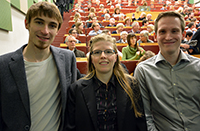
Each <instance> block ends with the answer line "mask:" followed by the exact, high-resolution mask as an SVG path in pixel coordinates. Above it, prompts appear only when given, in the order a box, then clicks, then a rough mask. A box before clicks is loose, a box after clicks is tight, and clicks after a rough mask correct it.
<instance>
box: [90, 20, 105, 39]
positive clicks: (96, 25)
mask: <svg viewBox="0 0 200 131" xmlns="http://www.w3.org/2000/svg"><path fill="white" fill-rule="evenodd" d="M92 29H93V30H91V31H90V32H89V34H88V35H89V36H95V35H98V34H101V33H102V30H100V25H99V23H97V22H95V23H92Z"/></svg>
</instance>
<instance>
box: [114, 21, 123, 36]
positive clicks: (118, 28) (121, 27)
mask: <svg viewBox="0 0 200 131" xmlns="http://www.w3.org/2000/svg"><path fill="white" fill-rule="evenodd" d="M116 28H117V30H115V31H113V32H112V34H120V33H121V32H122V31H123V29H124V24H122V23H118V24H117V26H116Z"/></svg>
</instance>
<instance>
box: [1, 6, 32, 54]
mask: <svg viewBox="0 0 200 131" xmlns="http://www.w3.org/2000/svg"><path fill="white" fill-rule="evenodd" d="M11 14H12V18H11V19H12V28H13V30H12V31H4V30H1V29H0V55H3V54H5V53H8V52H11V51H15V50H16V49H18V48H20V47H21V46H22V45H24V44H26V43H28V36H29V33H28V30H26V28H25V25H24V18H25V15H24V14H22V13H21V12H19V11H18V10H16V9H14V8H13V7H11Z"/></svg>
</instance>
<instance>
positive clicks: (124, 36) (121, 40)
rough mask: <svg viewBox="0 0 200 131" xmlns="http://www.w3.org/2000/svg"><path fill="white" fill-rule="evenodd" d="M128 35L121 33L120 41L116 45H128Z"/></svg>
mask: <svg viewBox="0 0 200 131" xmlns="http://www.w3.org/2000/svg"><path fill="white" fill-rule="evenodd" d="M127 35H128V33H127V32H126V31H122V32H121V33H120V39H119V40H118V41H117V42H116V43H127Z"/></svg>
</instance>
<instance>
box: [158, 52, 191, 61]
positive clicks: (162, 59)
mask: <svg viewBox="0 0 200 131" xmlns="http://www.w3.org/2000/svg"><path fill="white" fill-rule="evenodd" d="M161 61H165V62H167V60H166V59H165V58H164V57H163V55H162V54H161V52H160V51H159V52H158V54H157V57H156V59H155V64H157V63H159V62H161ZM180 61H188V62H190V60H189V58H188V57H187V54H185V53H184V52H183V51H182V50H180V54H179V58H178V62H177V63H179V62H180Z"/></svg>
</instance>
